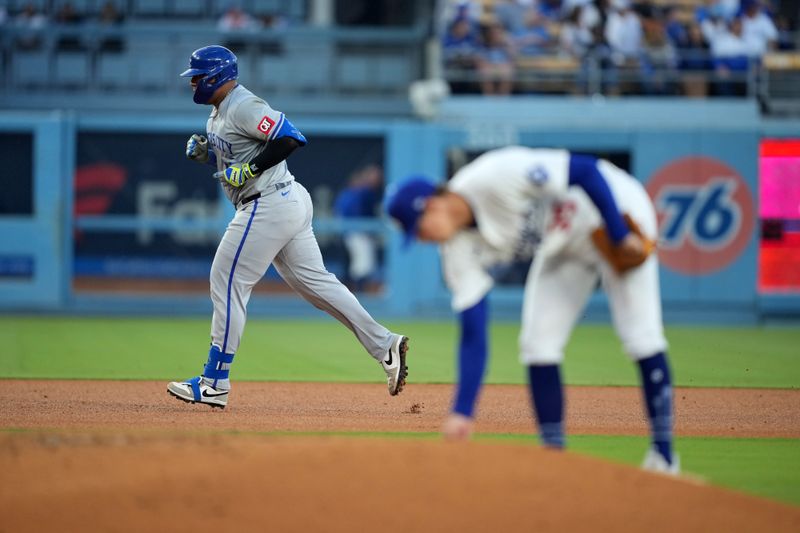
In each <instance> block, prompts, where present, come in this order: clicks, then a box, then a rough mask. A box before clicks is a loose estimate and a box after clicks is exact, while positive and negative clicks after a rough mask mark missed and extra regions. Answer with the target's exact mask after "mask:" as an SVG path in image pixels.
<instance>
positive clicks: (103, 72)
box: [97, 54, 131, 89]
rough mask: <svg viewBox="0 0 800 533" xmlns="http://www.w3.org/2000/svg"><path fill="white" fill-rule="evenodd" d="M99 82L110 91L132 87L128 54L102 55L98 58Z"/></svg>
mask: <svg viewBox="0 0 800 533" xmlns="http://www.w3.org/2000/svg"><path fill="white" fill-rule="evenodd" d="M97 81H98V83H99V84H100V85H101V86H102V87H104V88H109V89H125V88H126V87H130V85H131V67H130V59H129V57H128V55H127V54H101V55H99V56H98V58H97Z"/></svg>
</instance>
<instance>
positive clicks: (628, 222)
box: [569, 154, 655, 274]
mask: <svg viewBox="0 0 800 533" xmlns="http://www.w3.org/2000/svg"><path fill="white" fill-rule="evenodd" d="M569 184H570V185H578V186H580V187H582V188H583V190H584V191H586V194H587V195H588V196H589V198H590V199H591V200H592V202H594V204H595V205H596V206H597V209H598V211H600V215H601V216H602V217H603V221H604V222H605V227H604V228H598V229H596V230H595V231H593V232H592V241H593V242H594V244H595V246H596V247H597V249H598V250H599V251H600V253H601V255H603V256H604V257H605V258H606V260H607V261H608V262H609V263H610V264H611V266H612V267H613V268H614V270H615V271H616V272H617V273H618V274H623V273H625V272H626V271H628V270H630V269H632V268H635V267H637V266H639V265H641V264H642V263H644V261H645V260H646V259H647V257H648V256H649V255H650V253H651V252H652V251H653V249H654V248H655V243H654V242H652V241H650V240H649V239H647V238H646V237H645V236H644V235H643V234H642V232H641V230H640V229H639V226H638V225H637V224H636V222H635V221H634V220H633V219H632V218H631V217H630V216H629V215H625V216H624V217H623V216H622V215H621V214H620V212H619V209H617V204H616V202H615V201H614V197H613V195H612V194H611V189H610V188H609V186H608V183H607V182H606V179H605V177H603V174H602V173H601V172H600V170H598V168H597V159H595V158H594V157H591V156H585V155H574V154H573V155H571V156H570V162H569Z"/></svg>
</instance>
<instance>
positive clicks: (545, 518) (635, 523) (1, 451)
mask: <svg viewBox="0 0 800 533" xmlns="http://www.w3.org/2000/svg"><path fill="white" fill-rule="evenodd" d="M0 472H2V473H3V482H2V484H0V516H2V517H3V519H2V522H1V523H0V531H3V532H6V531H104V532H106V531H136V532H143V531H281V532H283V531H348V532H350V531H380V532H385V531H404V532H413V531H526V532H530V531H535V532H544V531H593V532H594V531H615V532H625V531H665V532H666V531H669V532H675V531H680V532H682V533H683V532H688V531H703V532H707V531H726V532H731V531H771V532H777V531H792V532H796V531H800V509H795V508H793V507H789V506H785V505H782V504H779V503H774V502H771V501H767V500H762V499H758V498H754V497H751V496H745V495H742V494H738V493H734V492H730V491H726V490H723V489H719V488H713V487H709V486H703V485H701V484H699V483H697V482H692V481H687V480H675V479H670V478H667V477H663V476H659V475H654V474H648V473H645V472H641V471H639V470H636V469H634V468H630V467H625V466H620V465H615V464H611V463H606V462H603V461H600V460H596V459H592V458H587V457H583V456H580V455H575V454H572V453H568V452H567V453H559V452H549V451H546V450H542V449H539V448H537V447H534V446H532V445H520V444H502V443H469V444H450V443H445V442H441V441H437V440H413V439H379V438H352V437H296V436H292V437H290V436H287V437H258V436H235V435H226V436H217V437H212V436H208V435H203V436H181V437H175V436H163V435H133V436H130V435H119V434H110V433H105V434H89V435H87V434H6V435H2V436H0Z"/></svg>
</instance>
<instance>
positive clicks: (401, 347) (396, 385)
mask: <svg viewBox="0 0 800 533" xmlns="http://www.w3.org/2000/svg"><path fill="white" fill-rule="evenodd" d="M407 351H408V337H405V336H403V335H398V336H397V338H396V339H395V340H394V343H393V344H392V347H391V348H389V352H388V353H387V354H386V358H385V359H383V360H382V361H381V366H382V367H383V371H384V372H386V382H387V383H388V385H389V394H391V395H392V396H396V395H397V394H399V393H400V391H402V390H403V386H405V384H406V376H408V367H407V366H406V352H407Z"/></svg>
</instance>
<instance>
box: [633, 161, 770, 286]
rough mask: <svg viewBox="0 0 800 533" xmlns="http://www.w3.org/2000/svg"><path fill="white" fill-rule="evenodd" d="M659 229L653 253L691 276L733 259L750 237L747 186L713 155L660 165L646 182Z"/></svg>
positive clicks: (751, 211)
mask: <svg viewBox="0 0 800 533" xmlns="http://www.w3.org/2000/svg"><path fill="white" fill-rule="evenodd" d="M647 192H648V193H649V194H650V197H651V198H652V199H653V203H654V204H655V207H656V210H657V211H658V222H659V227H660V230H661V239H660V242H659V251H658V257H659V260H660V261H661V263H662V264H663V265H664V266H666V267H667V268H669V269H671V270H673V271H675V272H679V273H681V274H686V275H690V276H696V275H700V274H710V273H712V272H716V271H718V270H722V269H723V268H725V267H727V266H729V265H730V264H731V263H733V262H735V261H736V260H737V258H738V257H739V256H741V254H742V253H743V252H744V250H745V249H746V248H747V245H748V244H749V243H751V242H752V241H753V239H754V237H755V236H754V232H753V228H754V226H755V213H754V212H755V209H754V207H753V197H752V195H751V194H750V187H749V186H748V185H747V183H746V182H745V181H744V179H742V177H741V176H740V175H739V173H738V172H736V170H734V169H733V168H731V167H730V166H728V165H727V164H725V163H724V162H722V161H720V160H719V159H715V158H713V157H707V156H690V157H684V158H680V159H676V160H674V161H672V162H670V163H668V164H666V165H664V166H663V167H661V168H660V169H659V170H658V171H656V173H655V174H654V175H653V176H652V177H651V179H650V180H649V181H648V182H647Z"/></svg>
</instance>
